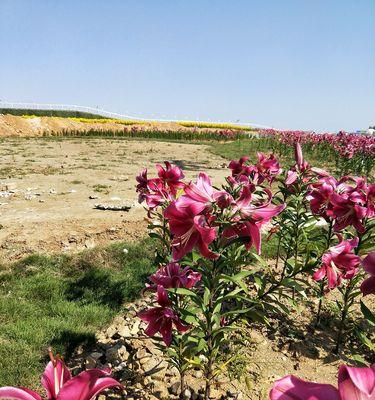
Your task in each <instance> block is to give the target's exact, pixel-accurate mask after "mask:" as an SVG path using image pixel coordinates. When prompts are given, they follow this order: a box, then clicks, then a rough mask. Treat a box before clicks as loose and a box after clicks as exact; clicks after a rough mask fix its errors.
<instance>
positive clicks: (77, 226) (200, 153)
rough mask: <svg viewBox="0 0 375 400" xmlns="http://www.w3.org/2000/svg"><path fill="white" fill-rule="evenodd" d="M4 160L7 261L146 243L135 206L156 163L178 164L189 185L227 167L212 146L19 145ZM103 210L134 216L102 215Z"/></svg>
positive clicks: (1, 198)
mask: <svg viewBox="0 0 375 400" xmlns="http://www.w3.org/2000/svg"><path fill="white" fill-rule="evenodd" d="M0 155H1V160H2V162H1V167H0V213H1V225H2V229H1V230H0V243H1V248H2V250H1V253H2V258H3V259H14V258H19V257H22V256H24V255H25V254H29V253H32V252H35V251H38V252H51V251H52V252H59V251H77V250H81V249H83V248H89V247H93V246H95V245H98V244H101V243H108V242H110V241H112V240H113V241H118V240H129V239H132V240H133V239H137V238H139V237H140V236H144V235H145V232H146V225H147V223H146V221H145V216H146V213H145V211H144V209H143V207H142V206H140V205H139V204H138V203H137V195H136V192H135V184H136V182H135V176H136V175H137V174H138V173H139V171H141V170H142V169H143V168H145V167H147V168H149V171H150V175H152V174H153V166H154V164H155V163H161V162H163V161H164V160H171V161H173V162H175V163H178V164H179V165H181V166H182V167H183V169H184V171H185V174H186V176H187V178H190V179H192V178H194V176H196V174H197V172H198V171H200V170H202V169H203V168H204V170H208V172H209V174H210V175H211V177H212V178H213V181H214V182H218V181H220V180H222V179H223V177H224V176H225V174H226V169H225V168H222V165H223V159H221V158H219V157H216V156H213V155H212V154H210V153H209V152H208V151H207V148H206V146H202V145H190V144H180V143H164V142H163V143H162V142H146V141H140V142H136V141H132V140H124V139H116V140H112V139H82V138H78V139H64V140H56V139H45V138H33V139H26V138H13V139H3V140H2V141H1V142H0ZM7 189H8V190H7ZM90 197H91V198H90ZM97 203H100V204H109V205H125V204H126V205H128V204H129V205H131V206H132V208H131V209H130V211H129V212H122V211H101V210H96V209H94V205H95V204H97Z"/></svg>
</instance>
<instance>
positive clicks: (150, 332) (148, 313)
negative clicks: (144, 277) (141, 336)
mask: <svg viewBox="0 0 375 400" xmlns="http://www.w3.org/2000/svg"><path fill="white" fill-rule="evenodd" d="M157 302H158V303H159V305H160V307H154V308H150V309H148V310H145V311H141V312H140V313H138V317H139V318H140V319H141V320H142V321H145V322H148V326H147V328H146V330H145V333H146V335H147V336H150V337H152V336H154V335H155V334H156V333H157V332H159V333H160V334H161V336H162V338H163V340H164V343H165V344H166V345H167V346H169V345H170V344H171V343H172V328H173V326H175V327H176V329H177V330H178V331H179V332H181V333H183V332H186V331H187V330H188V329H189V325H186V324H185V323H184V322H183V321H181V320H180V318H179V317H178V315H176V313H175V312H174V311H173V310H172V309H171V308H170V307H169V306H170V305H171V303H170V301H169V299H168V295H167V292H166V290H165V289H164V288H163V286H161V285H159V286H158V289H157Z"/></svg>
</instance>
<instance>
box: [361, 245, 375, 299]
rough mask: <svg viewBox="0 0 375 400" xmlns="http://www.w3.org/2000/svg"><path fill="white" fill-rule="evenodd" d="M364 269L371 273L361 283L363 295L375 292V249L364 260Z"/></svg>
mask: <svg viewBox="0 0 375 400" xmlns="http://www.w3.org/2000/svg"><path fill="white" fill-rule="evenodd" d="M362 266H363V268H364V270H365V271H366V272H367V273H368V274H369V275H370V277H369V278H367V279H365V280H364V281H363V282H362V285H361V292H362V294H363V296H367V295H368V294H375V251H372V252H370V253H369V254H368V255H367V257H365V258H364V259H363V261H362Z"/></svg>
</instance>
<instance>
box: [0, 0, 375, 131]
mask: <svg viewBox="0 0 375 400" xmlns="http://www.w3.org/2000/svg"><path fill="white" fill-rule="evenodd" d="M0 100H3V101H22V102H40V103H44V102H52V103H63V104H78V105H87V106H94V107H96V106H100V107H102V108H104V109H106V110H110V111H114V112H120V113H130V114H133V115H134V116H145V117H152V116H157V117H169V118H176V117H177V118H183V119H196V118H199V119H213V120H240V121H243V122H246V121H250V122H255V123H259V124H265V125H271V126H275V127H277V128H291V129H315V130H318V131H322V130H339V129H345V130H355V129H361V128H367V127H368V126H369V125H370V124H375V0H264V1H262V0H257V1H256V0H243V1H241V0H223V1H220V0H168V1H167V0H164V1H162V0H149V1H146V0H134V1H127V0H100V1H99V0H0Z"/></svg>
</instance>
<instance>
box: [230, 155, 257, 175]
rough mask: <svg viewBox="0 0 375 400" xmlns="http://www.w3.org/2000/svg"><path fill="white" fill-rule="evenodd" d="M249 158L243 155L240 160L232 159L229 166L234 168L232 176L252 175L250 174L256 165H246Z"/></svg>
mask: <svg viewBox="0 0 375 400" xmlns="http://www.w3.org/2000/svg"><path fill="white" fill-rule="evenodd" d="M248 160H249V157H247V156H245V157H241V158H240V159H239V160H238V161H236V160H232V161H231V162H230V163H229V165H228V168H229V169H231V170H232V176H233V177H235V178H239V177H240V176H242V175H244V176H250V174H251V173H252V172H253V171H254V168H255V166H254V165H246V164H245V163H246V162H247V161H248Z"/></svg>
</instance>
